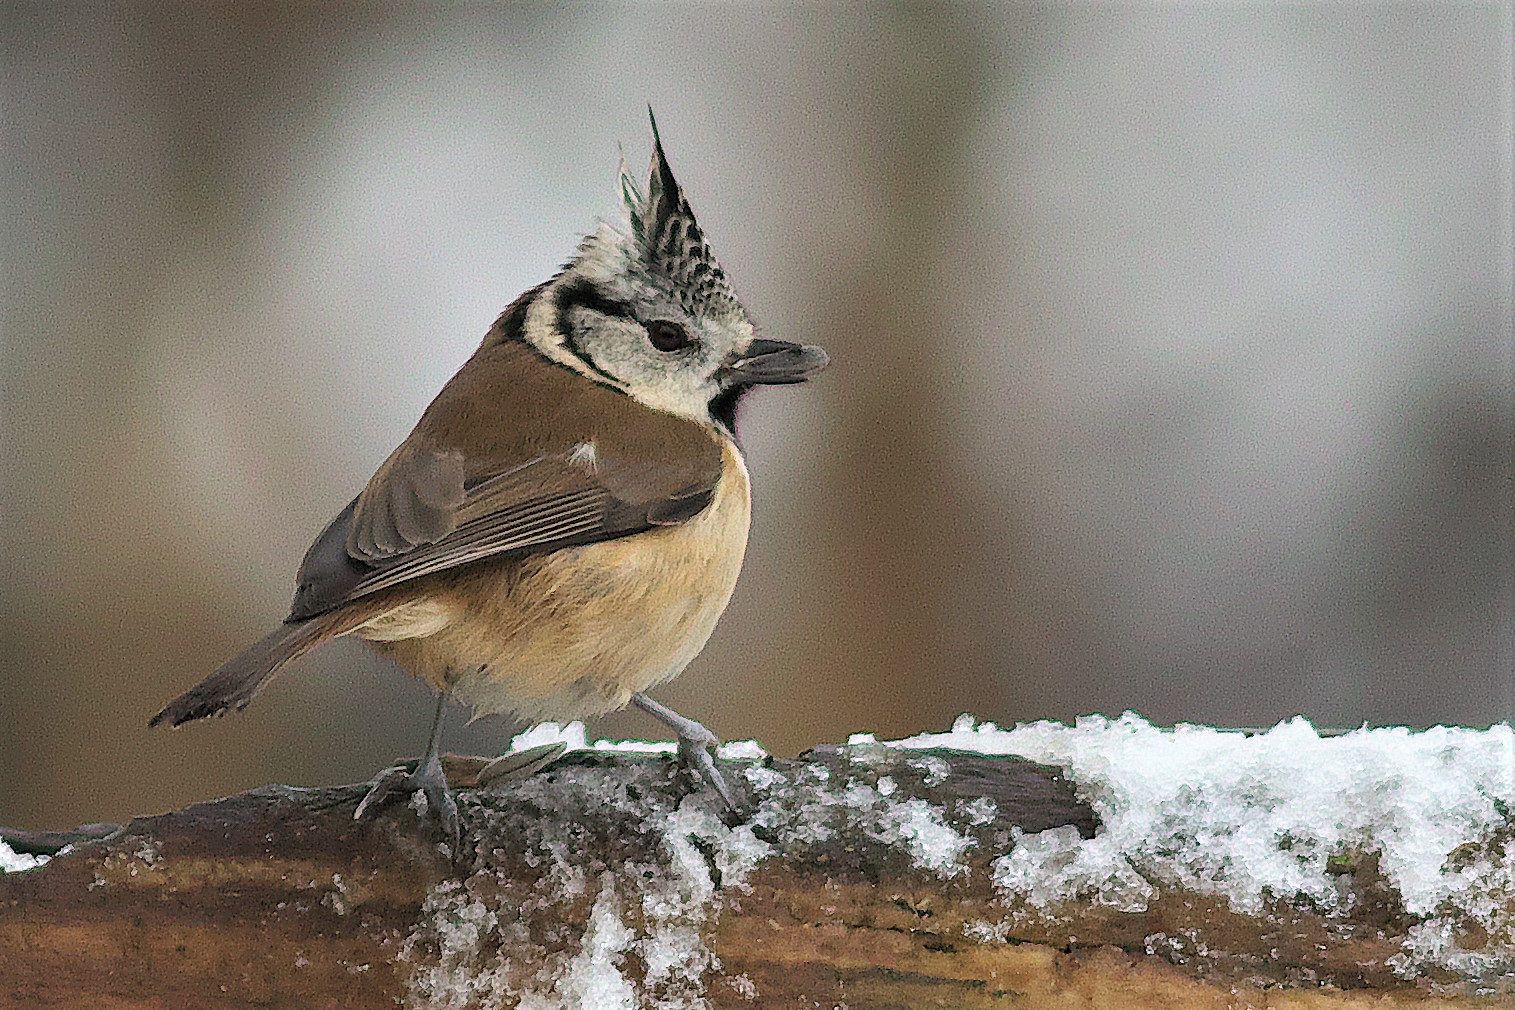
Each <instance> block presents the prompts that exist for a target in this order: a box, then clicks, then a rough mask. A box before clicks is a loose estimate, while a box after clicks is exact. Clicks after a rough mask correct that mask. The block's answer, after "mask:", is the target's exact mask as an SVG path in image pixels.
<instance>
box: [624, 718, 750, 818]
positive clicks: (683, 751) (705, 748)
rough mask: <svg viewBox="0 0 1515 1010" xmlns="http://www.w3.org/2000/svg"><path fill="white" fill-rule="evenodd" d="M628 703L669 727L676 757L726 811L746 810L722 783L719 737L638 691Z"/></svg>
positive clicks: (734, 812)
mask: <svg viewBox="0 0 1515 1010" xmlns="http://www.w3.org/2000/svg"><path fill="white" fill-rule="evenodd" d="M631 703H632V704H633V705H635V706H636V707H637V708H639V709H641V710H642V711H643V712H646V713H647V714H648V715H650V716H652V717H653V718H654V719H657V720H659V721H661V722H663V723H665V724H666V725H668V726H669V727H670V728H671V729H672V730H673V732H674V733H675V734H676V735H677V736H678V738H679V757H681V758H683V759H684V763H685V764H686V765H688V766H689V768H690V769H691V770H692V771H693V772H694V773H695V774H696V775H698V776H699V777H700V778H701V779H703V780H704V781H705V784H706V785H708V786H710V788H712V789H714V790H715V792H716V795H718V796H720V798H721V801H722V802H723V803H725V804H726V807H727V809H728V810H730V811H731V812H732V813H733V814H735V815H737V816H738V817H740V816H743V815H744V814H745V813H746V809H745V808H744V807H743V806H742V805H741V804H739V803H737V801H736V797H735V796H734V795H733V794H732V792H731V787H730V786H729V785H727V784H726V777H725V776H724V775H722V774H721V770H720V769H719V768H717V767H716V764H715V748H716V747H717V746H718V745H719V744H720V742H721V741H720V738H719V737H717V736H716V735H715V734H714V733H712V732H710V730H708V729H706V728H705V727H704V726H702V725H700V724H699V723H697V722H695V721H694V720H693V719H689V718H686V717H684V716H682V715H679V714H678V713H677V712H675V711H674V710H673V709H671V708H669V707H668V706H667V705H662V704H659V703H658V702H655V701H653V700H652V699H651V698H649V697H647V696H646V695H645V694H642V693H641V692H640V691H639V692H637V693H636V694H634V695H632V696H631Z"/></svg>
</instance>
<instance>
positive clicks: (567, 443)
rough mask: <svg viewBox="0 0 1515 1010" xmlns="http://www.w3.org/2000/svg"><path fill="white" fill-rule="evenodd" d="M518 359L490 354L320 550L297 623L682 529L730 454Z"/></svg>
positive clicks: (304, 578) (701, 435)
mask: <svg viewBox="0 0 1515 1010" xmlns="http://www.w3.org/2000/svg"><path fill="white" fill-rule="evenodd" d="M524 353H525V354H529V355H530V357H523V356H522V355H523V351H522V349H521V347H519V346H517V347H509V348H500V347H494V348H491V347H489V346H487V345H486V347H485V348H484V349H482V350H481V351H480V352H479V354H477V355H475V357H474V358H473V359H472V360H471V361H470V362H469V363H468V364H467V365H465V366H464V368H463V370H462V371H460V372H459V373H458V375H457V376H456V377H454V379H453V381H452V382H451V383H449V384H448V386H447V388H445V389H444V390H443V391H442V393H441V394H440V395H439V396H438V397H437V399H436V401H434V402H433V404H432V406H431V407H430V408H428V410H427V412H426V415H425V416H423V418H422V420H421V423H420V424H418V425H417V426H416V430H415V431H414V432H412V433H411V436H410V437H409V438H407V439H406V441H405V442H404V443H403V444H402V445H401V446H400V447H399V448H398V449H396V450H395V452H394V453H393V454H392V455H391V456H390V458H389V459H388V460H386V461H385V463H384V465H383V466H381V467H380V468H379V470H378V472H377V473H375V474H374V476H373V479H372V480H370V481H369V484H368V487H367V488H365V489H364V491H363V493H362V494H360V495H359V496H358V497H357V498H355V499H354V500H353V501H352V502H351V503H350V504H349V505H348V506H347V508H346V509H344V510H343V511H342V512H341V514H339V515H338V516H337V518H336V519H334V520H333V521H332V522H331V524H330V525H328V526H327V528H326V529H325V530H324V531H323V532H322V533H321V535H320V536H319V537H317V538H316V542H315V543H314V544H313V545H312V546H311V548H310V550H309V551H308V552H307V554H306V556H305V560H304V562H303V563H302V564H301V566H300V571H299V575H298V576H297V583H298V587H297V589H296V592H295V599H294V604H293V606H292V607H291V610H290V614H289V617H288V618H287V620H303V619H306V618H310V617H314V616H316V615H318V614H321V613H325V612H326V611H329V610H332V609H334V608H336V607H339V606H341V605H342V604H344V603H347V602H349V601H351V600H354V599H357V598H359V597H362V596H367V595H368V594H370V593H374V592H378V591H379V590H381V589H387V588H389V587H391V586H395V585H398V584H400V583H402V582H407V581H410V580H412V579H419V578H423V577H424V576H427V575H431V574H434V573H436V572H441V571H445V570H447V569H451V568H456V567H458V566H459V565H466V564H469V563H472V562H475V561H479V560H482V559H485V558H499V557H508V556H524V555H527V554H537V553H543V552H546V551H552V550H559V549H561V548H563V547H568V546H573V545H578V544H586V543H594V542H597V541H601V540H609V539H614V538H617V537H623V536H629V535H632V534H635V533H640V532H643V531H645V530H648V529H652V528H653V527H655V526H660V525H668V524H672V523H678V522H683V521H685V520H687V519H689V518H691V517H692V516H694V515H696V514H698V513H699V512H700V511H701V510H703V509H704V508H705V506H706V505H708V504H709V502H710V500H711V498H712V497H713V495H714V491H715V486H716V484H717V483H718V482H719V480H720V474H721V461H722V457H721V449H720V446H719V444H718V443H717V442H716V441H715V440H714V438H713V437H712V436H711V435H710V434H709V433H708V432H707V431H706V430H704V429H702V428H701V427H700V426H698V425H695V424H693V423H692V422H688V421H683V420H680V419H678V418H673V417H671V416H669V415H666V414H661V413H658V412H655V411H652V410H649V409H647V408H644V407H641V406H640V405H638V404H636V403H635V402H634V401H631V400H629V399H628V398H626V397H624V396H622V395H620V394H619V393H616V392H614V391H612V390H608V389H605V388H603V387H599V386H595V385H594V384H593V383H591V382H589V381H588V380H586V379H583V378H582V377H580V376H577V375H574V374H572V373H569V372H567V371H566V370H564V369H561V368H560V367H559V366H557V365H554V364H552V363H551V362H548V361H546V360H545V359H541V358H539V357H537V356H536V355H535V352H532V351H530V349H529V348H526V349H525V352H524Z"/></svg>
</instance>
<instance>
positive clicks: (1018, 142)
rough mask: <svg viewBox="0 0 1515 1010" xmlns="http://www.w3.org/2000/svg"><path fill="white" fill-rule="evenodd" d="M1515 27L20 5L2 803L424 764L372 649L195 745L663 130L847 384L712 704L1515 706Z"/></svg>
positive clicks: (0, 28) (1262, 717)
mask: <svg viewBox="0 0 1515 1010" xmlns="http://www.w3.org/2000/svg"><path fill="white" fill-rule="evenodd" d="M1511 23H1512V22H1511V14H1510V6H1509V4H1508V3H1426V4H1414V3H1406V4H1334V3H1330V4H1328V3H1321V4H1309V3H1305V4H1288V5H1282V4H1280V5H1271V4H1256V5H1246V4H1242V5H1234V4H1223V5H1222V4H1217V5H1207V4H1175V5H1172V6H1159V5H1145V4H1139V5H1126V6H1090V5H1069V4H1064V3H1056V4H1023V5H1015V6H982V5H972V4H950V5H939V4H930V3H920V4H910V5H894V6H889V7H884V6H879V5H850V6H842V5H824V6H822V5H812V6H729V5H710V6H680V5H661V4H660V5H630V4H626V5H615V6H590V5H574V6H566V7H559V6H557V5H551V6H547V5H543V6H506V5H485V4H451V5H448V4H441V3H438V4H420V5H414V4H406V5H399V4H395V5H392V6H377V5H324V4H323V5H308V4H304V3H288V4H277V3H254V4H244V3H235V2H220V3H198V4H190V5H171V4H140V5H133V4H129V3H127V4H112V5H88V4H79V5H53V4H40V3H39V4H24V3H18V2H15V0H6V2H4V3H3V5H0V43H3V45H0V52H3V61H4V66H3V92H0V159H3V165H4V174H3V176H0V204H3V213H4V228H3V230H0V257H3V271H0V284H3V293H0V326H3V330H0V411H3V413H0V823H8V824H19V825H23V826H31V827H48V826H64V825H70V824H74V823H77V822H79V821H83V820H96V819H120V818H123V817H127V816H130V815H132V814H137V813H148V812H156V811H159V810H163V809H166V808H169V807H172V806H175V805H179V804H183V803H186V802H189V801H192V800H196V799H201V798H205V797H208V796H213V795H219V794H223V793H226V792H230V791H234V790H239V789H243V788H247V787H251V786H255V785H259V784H262V783H265V782H268V781H271V780H279V781H286V782H293V783H300V784H321V783H335V782H344V781H357V780H360V779H364V778H367V777H368V776H370V775H371V774H373V773H374V772H375V771H376V770H377V769H379V768H380V767H383V766H384V765H385V764H387V763H389V762H390V761H391V759H393V758H395V757H396V756H399V755H405V754H414V753H416V752H417V751H418V750H419V749H420V747H421V744H422V742H423V738H424V735H425V729H426V723H427V718H428V714H429V704H428V699H427V695H426V692H425V690H424V689H423V688H421V687H420V686H419V685H417V684H415V683H414V682H412V681H411V680H410V679H409V678H408V677H407V676H406V675H405V674H404V673H402V672H401V671H399V670H398V669H397V668H393V667H389V666H386V665H385V664H383V663H382V662H380V661H378V660H377V659H375V658H373V657H371V656H370V655H368V654H367V652H366V651H365V649H364V648H363V647H362V646H360V645H357V644H355V643H339V644H337V645H335V646H332V647H329V648H327V649H326V650H323V651H322V652H321V653H318V654H317V655H315V656H313V657H311V658H309V659H307V660H305V661H303V662H302V663H301V664H300V665H299V666H297V667H295V668H293V669H292V670H291V671H290V672H289V673H288V674H287V675H286V676H285V677H284V678H283V679H281V680H280V681H279V682H278V683H277V684H276V685H275V686H274V687H273V688H272V689H270V690H269V691H268V692H267V693H266V694H265V695H264V696H263V697H262V698H261V699H260V700H259V702H258V703H257V704H256V705H254V706H253V707H252V708H251V709H250V710H248V711H247V712H246V713H245V714H243V715H241V716H238V717H230V718H227V719H225V720H223V721H219V722H214V723H210V724H199V725H195V726H191V727H188V728H186V729H184V730H181V731H179V732H177V733H167V732H162V731H157V732H149V731H148V730H147V729H146V726H145V723H146V720H147V717H148V716H149V715H151V714H152V713H153V712H154V711H156V709H157V708H158V706H159V705H160V704H161V703H162V702H164V701H166V700H167V699H168V698H170V697H171V696H173V695H174V694H176V693H177V692H178V691H180V690H181V689H183V688H186V687H188V686H189V685H190V684H192V683H194V682H195V681H197V680H198V679H199V678H200V677H201V676H203V675H204V674H206V673H207V672H209V671H210V670H211V669H213V668H214V667H215V666H217V665H218V664H219V663H220V662H221V661H223V660H224V659H226V658H227V657H229V656H230V655H232V654H233V653H235V652H236V651H238V650H239V649H240V648H241V647H242V646H244V645H245V644H247V643H249V642H251V641H252V640H253V639H255V638H256V637H258V636H259V635H261V634H262V633H263V632H264V631H265V630H267V629H268V628H269V627H271V626H272V624H273V623H274V622H275V621H277V620H279V618H281V617H282V616H283V614H284V612H285V609H286V607H287V604H288V599H289V595H290V591H291V589H292V577H293V572H294V569H295V565H296V564H297V563H298V561H299V559H300V556H301V554H302V553H303V551H304V548H305V547H306V545H307V544H308V542H309V541H310V539H311V538H312V537H313V536H314V535H315V534H316V533H317V532H318V531H319V530H320V529H321V527H322V526H323V525H324V524H325V522H326V521H327V520H328V519H329V518H330V517H331V516H332V515H333V514H334V513H335V512H336V511H337V510H338V509H340V508H341V506H342V505H343V504H345V503H346V501H347V500H348V498H349V497H350V496H351V495H352V494H353V493H354V492H355V491H356V489H358V488H359V487H360V486H361V485H362V483H363V482H364V480H365V479H366V477H367V476H368V474H369V473H370V472H371V471H372V470H373V468H374V467H375V466H376V465H377V464H378V463H379V462H380V461H381V460H382V459H383V458H384V456H385V455H386V454H387V452H388V451H389V449H390V448H391V447H392V446H393V445H394V444H395V443H396V442H397V441H398V440H399V439H401V438H402V437H403V436H404V435H405V433H406V432H407V431H408V430H409V428H410V425H411V424H412V423H413V421H414V419H415V418H416V417H417V415H418V414H419V413H420V411H421V410H422V408H423V407H424V406H425V405H426V403H427V402H428V401H429V399H430V398H431V396H432V395H433V394H434V393H435V391H436V390H437V389H438V387H439V386H440V385H441V384H442V383H443V382H444V381H445V380H446V378H447V377H448V376H449V375H450V374H451V373H452V372H453V371H454V370H455V369H456V368H457V366H458V365H459V364H460V363H461V362H462V361H463V360H464V359H465V358H466V357H467V356H468V354H469V353H470V352H471V351H472V349H473V348H474V346H475V345H476V344H477V342H478V340H479V339H480V337H481V335H482V334H483V332H484V330H485V329H486V328H487V327H488V325H489V323H490V322H491V321H492V320H493V318H494V317H495V315H496V313H498V312H499V310H500V309H501V308H503V307H504V305H505V304H506V303H507V302H509V301H510V300H511V298H513V297H514V296H515V295H516V294H517V293H518V292H520V291H521V290H523V289H525V288H526V287H528V286H530V285H532V284H534V283H536V282H537V281H539V280H542V279H544V278H546V277H547V276H549V275H550V274H551V273H552V272H553V271H554V270H555V268H556V267H557V265H558V264H559V263H560V262H561V261H562V260H563V259H564V258H565V257H566V255H567V254H568V253H569V252H570V251H571V250H572V248H573V245H574V243H575V241H576V239H577V237H578V236H579V235H580V234H581V233H583V232H584V231H587V230H589V229H590V228H591V227H592V226H593V220H594V217H595V216H596V215H611V214H614V213H615V210H616V204H615V202H614V188H613V180H614V171H615V166H616V160H617V143H621V144H624V146H625V148H626V151H627V157H628V159H629V160H630V161H632V162H633V163H634V164H642V163H644V162H645V159H646V158H647V156H648V152H649V148H650V139H649V136H648V131H647V127H646V120H645V107H646V105H647V103H649V102H650V103H651V104H652V105H653V106H654V107H655V108H656V110H657V113H658V116H659V120H660V125H661V126H662V129H663V135H664V139H665V141H666V144H667V147H668V150H669V156H670V159H671V160H672V162H673V165H674V167H675V169H676V170H677V171H678V173H679V175H680V177H681V179H682V181H683V183H684V185H685V188H686V189H687V191H688V193H689V195H690V197H691V200H692V202H693V203H694V205H695V207H696V209H697V211H698V212H699V214H700V217H701V220H702V222H703V224H704V225H705V230H706V231H707V233H708V234H709V235H710V236H711V238H712V242H713V244H714V245H715V247H716V250H717V253H718V254H719V255H720V256H721V258H722V259H723V261H724V262H725V265H726V266H727V268H728V271H729V272H730V274H731V275H732V276H733V277H734V278H735V281H736V284H737V286H738V289H739V291H740V292H741V293H742V295H743V297H744V299H745V300H746V301H747V303H748V305H749V306H750V307H751V310H752V312H753V313H754V315H755V316H756V317H757V319H758V320H759V322H760V323H761V324H762V325H763V326H764V327H765V329H766V331H767V332H769V333H770V334H772V335H774V336H782V337H792V338H802V339H805V340H812V341H816V342H819V343H821V344H823V345H825V346H826V347H827V348H828V349H829V350H830V351H831V353H832V356H833V360H834V362H835V364H834V366H833V368H832V369H831V371H830V372H829V373H828V374H826V375H825V376H824V378H823V379H822V380H821V381H819V382H817V383H815V384H814V385H813V386H811V387H809V388H802V389H789V390H772V391H767V392H764V393H761V394H760V395H758V396H757V397H756V398H755V399H754V400H753V401H752V402H751V403H750V406H749V408H748V410H747V413H746V415H745V417H744V427H743V433H744V438H745V442H746V445H747V448H748V453H749V457H750V462H751V466H752V470H753V472H754V475H755V483H756V488H755V495H756V518H755V523H754V529H753V538H752V548H751V552H750V554H749V557H748V562H747V567H746V571H745V574H744V576H743V580H742V582H741V585H740V586H739V588H738V590H737V594H736V597H735V600H734V601H733V603H732V606H731V609H730V611H729V613H728V615H727V617H726V619H725V621H724V622H723V623H722V625H721V626H720V628H719V629H718V631H717V633H716V635H715V638H714V640H713V641H712V642H711V645H710V647H709V648H708V649H707V650H706V651H705V653H704V654H703V655H702V656H701V657H700V658H699V660H698V661H697V662H696V663H695V664H694V666H693V667H691V668H690V670H689V671H688V672H687V673H686V674H685V675H684V677H683V678H681V679H680V680H678V681H676V682H675V683H673V684H672V685H669V686H668V687H667V688H665V689H663V690H662V691H661V693H660V697H661V698H662V699H663V700H665V701H666V702H668V703H669V704H671V705H673V706H674V707H675V708H677V709H679V710H681V711H684V712H686V713H687V714H689V715H692V716H695V717H697V718H700V719H702V720H704V721H706V722H707V723H708V724H709V725H710V726H711V727H712V728H714V729H715V730H716V731H717V732H719V733H721V734H723V735H726V736H728V737H747V736H755V737H757V738H759V739H761V740H762V741H764V742H765V743H766V744H767V745H768V746H769V747H770V749H772V750H774V751H776V752H781V753H792V752H795V751H798V750H800V749H802V748H804V747H805V746H807V745H810V744H813V743H818V742H825V741H836V740H839V739H841V738H843V737H845V735H846V734H848V733H851V732H854V731H862V730H867V731H873V732H877V733H880V734H884V735H901V734H906V733H911V732H915V731H919V730H924V729H932V728H941V727H944V726H945V725H947V724H948V723H949V722H950V721H951V720H952V718H953V717H954V716H956V715H957V714H958V713H960V712H965V711H966V712H974V713H977V714H978V715H979V716H981V717H983V718H988V719H993V720H997V721H1000V722H1006V723H1008V722H1016V721H1023V720H1031V719H1037V718H1057V719H1067V718H1071V717H1074V716H1077V715H1078V714H1080V713H1087V712H1106V713H1112V714H1113V713H1119V712H1120V711H1122V710H1125V709H1135V710H1137V711H1139V712H1141V713H1143V714H1145V715H1146V716H1147V717H1149V718H1151V719H1152V720H1154V721H1158V722H1164V723H1171V722H1175V721H1201V722H1208V723H1216V724H1224V725H1256V724H1268V723H1271V722H1273V721H1275V720H1277V719H1280V718H1284V717H1288V716H1291V715H1294V714H1296V713H1303V714H1305V715H1307V716H1308V717H1310V718H1311V719H1313V720H1315V721H1316V722H1317V724H1320V725H1353V724H1358V723H1361V722H1363V721H1370V722H1373V723H1408V724H1412V725H1427V724H1431V723H1437V722H1454V723H1464V724H1471V725H1479V726H1481V725H1487V724H1489V723H1491V722H1494V721H1499V720H1504V719H1508V718H1510V717H1511V716H1512V714H1515V536H1512V515H1515V513H1512V501H1515V499H1512V486H1515V382H1512V363H1515V333H1512V323H1511V286H1512V280H1511V278H1512V252H1511V195H1510V194H1511V188H1510V187H1511V167H1512V159H1511V145H1512V140H1511V124H1512V75H1511V62H1510V61H1511V49H1512V44H1515V43H1512V31H1511ZM465 721H466V714H465V713H463V712H461V711H456V712H453V713H452V714H451V715H450V728H449V732H448V737H447V741H446V742H447V744H448V745H449V747H450V748H451V749H454V750H459V751H474V752H481V753H492V752H495V751H498V750H499V749H501V748H503V747H504V746H505V745H506V743H507V742H508V740H509V736H510V734H511V733H512V732H514V731H516V730H517V729H519V728H520V727H513V726H511V725H510V724H509V723H507V722H505V721H503V720H500V719H489V720H483V721H481V722H478V723H475V724H473V725H471V726H465V725H464V723H465ZM591 729H592V730H593V731H598V732H602V733H606V734H633V735H635V734H649V733H654V732H655V728H654V727H653V726H652V725H650V724H649V723H648V722H647V721H646V720H645V718H643V717H639V716H636V715H620V716H617V717H614V718H612V719H608V720H605V721H603V722H601V723H599V724H597V725H595V726H593V727H591Z"/></svg>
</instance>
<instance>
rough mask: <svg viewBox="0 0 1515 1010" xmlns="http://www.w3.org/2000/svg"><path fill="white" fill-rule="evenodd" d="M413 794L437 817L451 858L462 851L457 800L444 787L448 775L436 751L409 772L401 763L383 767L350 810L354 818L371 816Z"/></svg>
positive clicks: (358, 819) (445, 786)
mask: <svg viewBox="0 0 1515 1010" xmlns="http://www.w3.org/2000/svg"><path fill="white" fill-rule="evenodd" d="M416 793H420V794H421V795H422V796H424V797H425V798H426V809H427V810H428V811H430V813H431V816H433V817H435V818H436V819H437V823H438V824H439V825H440V826H441V828H442V833H443V835H444V836H445V837H446V839H447V844H448V845H449V846H450V847H451V851H452V855H453V858H454V859H456V858H457V857H458V856H459V854H460V853H461V852H462V844H461V843H462V822H461V821H460V819H459V817H458V802H457V800H455V799H453V797H452V790H450V789H448V788H447V775H446V773H444V772H443V771H442V762H441V761H440V760H439V759H438V758H437V756H436V755H435V754H431V755H429V756H428V757H427V758H425V759H423V760H422V761H421V763H420V764H419V765H417V766H416V769H415V771H411V770H410V769H409V768H406V767H405V766H404V765H397V766H395V767H394V768H386V769H384V770H383V771H382V772H380V773H379V774H378V775H377V776H375V778H374V780H373V785H371V786H370V787H369V790H368V795H366V796H364V797H363V800H362V802H360V803H359V804H358V809H356V810H354V811H353V813H352V816H353V820H356V821H360V820H362V819H363V818H365V817H371V816H373V815H374V814H376V813H378V812H379V811H380V810H382V809H384V808H385V807H387V806H389V805H390V804H392V803H395V802H396V801H398V800H402V799H409V798H410V797H411V796H413V795H414V794H416Z"/></svg>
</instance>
